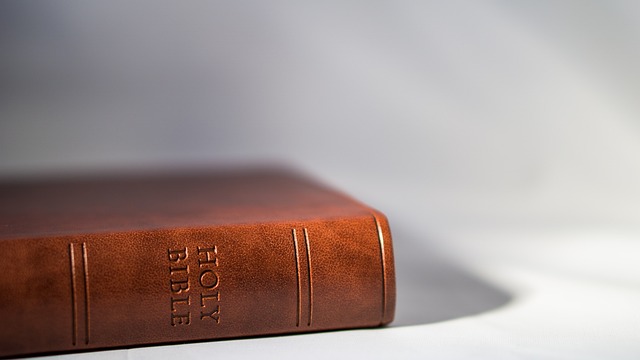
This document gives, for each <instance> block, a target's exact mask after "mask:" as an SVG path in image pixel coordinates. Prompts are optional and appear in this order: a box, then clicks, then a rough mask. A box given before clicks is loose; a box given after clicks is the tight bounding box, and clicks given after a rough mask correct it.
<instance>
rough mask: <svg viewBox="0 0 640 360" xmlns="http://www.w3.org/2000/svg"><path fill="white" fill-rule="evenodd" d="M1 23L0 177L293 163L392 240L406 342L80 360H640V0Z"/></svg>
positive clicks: (78, 6) (80, 6) (400, 338)
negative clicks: (367, 214) (380, 216)
mask: <svg viewBox="0 0 640 360" xmlns="http://www.w3.org/2000/svg"><path fill="white" fill-rule="evenodd" d="M0 20H2V21H1V22H0V26H1V27H2V28H1V31H0V40H1V41H2V49H3V50H2V55H3V56H2V57H0V69H2V70H1V71H2V73H1V74H2V81H0V119H1V121H0V175H2V176H8V177H11V176H22V175H25V174H34V173H42V172H51V171H53V172H83V171H95V170H100V171H108V169H110V168H114V167H115V168H121V167H144V166H164V165H167V166H176V165H184V164H185V163H187V164H204V163H212V162H213V163H217V162H235V161H262V160H264V159H275V160H279V161H286V162H290V163H292V164H294V165H296V166H299V167H302V168H305V169H307V170H309V171H310V172H312V173H315V174H316V175H318V176H320V177H321V178H324V179H326V180H327V181H329V182H330V183H333V184H335V185H337V186H338V187H340V188H341V189H343V190H345V191H347V192H349V193H351V194H353V195H354V196H356V197H358V198H361V199H362V200H364V201H366V202H368V203H370V204H371V205H374V206H376V207H378V208H380V209H381V210H383V211H384V212H385V213H387V214H388V215H389V217H390V219H391V224H392V230H393V232H394V239H395V248H396V251H397V253H398V256H397V267H398V282H399V293H398V296H399V302H398V320H397V322H396V323H395V325H394V326H391V327H389V328H385V329H375V330H356V331H342V332H334V333H322V334H312V335H302V336H287V337H273V338H260V339H246V340H237V341H222V342H210V343H198V344H190V345H179V346H167V347H149V348H142V349H132V350H118V351H109V352H99V353H90V354H82V355H69V356H68V357H69V358H72V357H76V356H81V357H83V358H84V357H95V358H101V357H107V358H111V357H123V358H124V357H127V358H157V357H159V358H168V357H191V358H211V357H226V358H229V357H234V358H235V357H252V358H255V357H261V358H287V357H290V358H293V357H296V358H299V357H300V356H304V357H305V358H328V357H332V358H347V357H354V356H358V357H361V356H362V357H364V356H365V355H366V356H367V357H370V358H383V357H384V358H389V357H393V358H426V357H430V358H439V359H447V358H453V359H465V358H478V357H483V358H497V359H500V358H506V359H516V358H517V359H522V358H525V359H526V358H536V359H537V358H551V359H555V358H558V359H566V358H580V359H585V358H594V359H602V358H629V359H632V358H640V345H639V344H640V331H639V330H640V329H638V327H639V326H640V325H639V324H640V318H639V317H640V310H638V309H640V306H638V304H640V265H639V263H638V261H637V260H636V259H637V254H638V253H639V251H640V242H639V241H640V226H639V225H640V185H639V184H640V141H639V132H640V122H639V121H638V119H639V118H640V105H639V103H638V101H637V99H638V95H640V70H639V69H640V68H639V67H638V66H637V64H639V63H640V47H638V43H639V42H638V41H639V40H640V21H638V20H640V7H639V6H638V5H637V3H636V2H621V1H616V2H611V1H609V2H596V1H568V2H562V3H560V4H557V3H555V2H539V1H536V2H518V3H514V2H510V1H484V2H478V1H446V2H421V1H417V2H404V1H403V2H376V3H365V2H343V1H336V2H317V3H310V2H308V3H303V2H285V1H274V2H268V3H265V2H239V1H233V2H227V3H214V2H207V3H200V2H179V3H158V2H153V3H150V2H145V1H121V2H118V1H110V2H102V3H95V2H85V1H76V2H55V1H53V2H47V3H45V4H39V5H38V6H37V7H35V6H32V5H30V3H25V2H3V3H1V4H0Z"/></svg>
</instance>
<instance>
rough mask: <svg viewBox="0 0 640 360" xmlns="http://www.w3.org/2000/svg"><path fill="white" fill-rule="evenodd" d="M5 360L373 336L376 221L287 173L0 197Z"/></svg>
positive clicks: (388, 295)
mask: <svg viewBox="0 0 640 360" xmlns="http://www.w3.org/2000/svg"><path fill="white" fill-rule="evenodd" d="M0 257H1V258H2V271H1V272H0V357H7V356H20V355H30V354H43V353H61V352H75V351H87V350H92V349H109V348H123V347H133V346H139V345H151V344H170V343H182V342H187V341H201V340H213V339H226V338H238V337H248V336H259V335H275V334H293V333H302V332H311V331H325V330H332V329H347V328H362V327H376V326H381V325H385V324H388V323H389V322H391V321H392V319H393V316H394V308H395V274H394V263H393V249H392V243H391V233H390V230H389V226H388V222H387V219H386V218H385V216H384V215H383V214H382V213H380V212H378V211H376V210H373V209H372V208H370V207H368V206H365V205H363V204H361V203H359V202H357V201H355V200H353V199H351V198H349V197H348V196H345V195H343V194H341V193H339V192H337V191H335V190H332V189H330V188H328V187H325V186H324V185H321V184H318V183H316V182H315V181H313V180H312V179H309V178H306V177H305V176H302V175H299V174H297V173H294V172H291V171H289V170H283V169H275V168H264V169H235V170H224V171H221V170H218V171H208V172H207V171H199V172H198V171H194V172H187V171H183V172H182V173H180V174H166V173H165V174H160V173H157V174H138V175H128V176H102V177H85V178H68V179H50V180H47V181H34V180H30V181H22V182H16V181H14V182H4V183H1V184H0Z"/></svg>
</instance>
